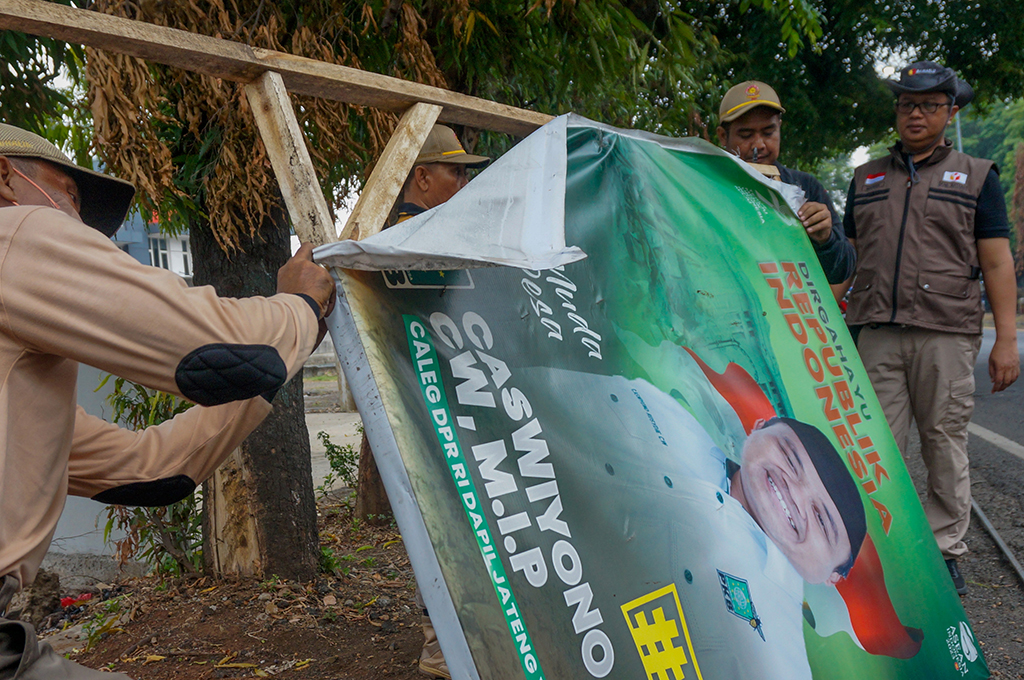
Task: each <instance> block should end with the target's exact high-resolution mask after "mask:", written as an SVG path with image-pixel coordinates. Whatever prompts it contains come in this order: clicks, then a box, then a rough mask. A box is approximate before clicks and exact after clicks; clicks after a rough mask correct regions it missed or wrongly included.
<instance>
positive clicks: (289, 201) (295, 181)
mask: <svg viewBox="0 0 1024 680" xmlns="http://www.w3.org/2000/svg"><path fill="white" fill-rule="evenodd" d="M245 96H246V97H247V98H248V99H249V107H250V108H251V109H252V115H253V116H254V117H255V118H256V126H257V127H258V128H259V130H260V136H261V137H262V138H263V145H264V146H266V147H267V156H268V157H269V158H270V165H271V166H272V167H273V168H274V174H275V175H276V176H277V184H278V186H280V187H281V195H282V196H283V197H284V203H285V205H286V206H287V208H288V215H289V216H291V218H292V226H293V227H295V234H296V235H297V236H298V237H299V240H300V241H302V242H303V243H312V244H313V245H315V246H320V245H323V244H325V243H332V242H334V241H337V240H338V236H337V232H336V231H335V228H334V222H333V221H332V220H331V213H330V211H329V210H328V209H327V201H325V200H324V195H323V192H322V191H320V184H319V183H318V182H317V179H316V171H315V170H314V169H313V160H312V159H311V158H310V157H309V149H307V148H306V139H305V138H304V137H303V136H302V130H301V129H300V128H299V121H298V120H297V119H296V118H295V109H293V108H292V102H291V97H289V96H288V90H287V89H285V86H284V80H283V79H282V78H281V76H280V75H279V74H277V73H274V72H273V71H267V72H266V73H264V74H263V75H261V76H259V77H258V78H256V80H254V81H252V82H251V83H246V85H245Z"/></svg>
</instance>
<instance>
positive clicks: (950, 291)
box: [844, 61, 1020, 594]
mask: <svg viewBox="0 0 1024 680" xmlns="http://www.w3.org/2000/svg"><path fill="white" fill-rule="evenodd" d="M887 84H888V86H889V88H890V89H891V90H892V91H893V93H894V94H895V95H896V97H897V100H896V130H897V132H898V133H899V136H900V139H899V142H897V143H896V145H895V146H893V147H892V148H891V149H890V150H889V155H888V156H886V157H885V158H879V159H877V160H873V161H870V162H868V163H866V164H864V165H862V166H860V167H859V168H857V170H856V171H855V173H854V178H853V181H852V182H851V184H850V191H849V198H848V200H847V203H846V216H845V218H844V226H845V228H846V233H847V234H848V235H849V237H850V241H851V242H853V243H854V245H855V247H856V249H857V256H858V258H857V272H856V276H855V278H854V283H853V288H852V290H851V291H850V305H849V308H848V309H847V313H846V321H847V323H848V324H850V325H861V326H864V328H863V330H862V331H861V334H860V337H859V338H858V349H859V350H860V355H861V359H862V360H863V361H864V365H865V367H866V368H867V371H868V375H869V376H870V378H871V383H872V385H873V386H874V388H875V392H876V393H877V394H878V399H879V401H880V402H881V404H882V408H883V409H884V410H885V416H886V420H888V421H889V427H891V428H892V432H893V435H894V436H895V437H896V443H897V444H898V445H899V447H900V450H901V451H903V452H904V454H905V453H906V448H907V436H908V432H909V430H910V420H911V418H913V419H914V420H915V421H916V422H917V428H918V431H919V432H920V434H921V455H922V456H923V458H924V461H925V464H926V465H927V467H928V493H927V498H926V499H925V503H924V507H925V513H926V514H927V516H928V521H929V523H930V524H931V528H932V533H933V534H934V535H935V540H936V541H937V542H938V545H939V549H940V550H941V551H942V554H943V556H944V557H945V558H946V565H947V566H948V568H949V571H950V576H951V577H952V579H953V582H954V584H955V586H956V589H957V591H958V592H959V593H960V594H964V593H966V592H967V585H966V582H965V581H964V578H963V575H962V574H961V573H960V570H959V567H958V565H957V558H958V557H960V556H961V555H963V554H964V553H966V552H967V546H966V545H965V544H964V541H963V538H964V535H965V534H966V533H967V526H968V523H969V521H970V513H971V484H970V476H969V472H968V457H967V424H968V422H970V419H971V413H972V411H973V410H974V363H975V360H976V359H977V356H978V350H979V348H980V346H981V321H982V307H981V281H980V280H979V279H981V278H984V280H985V291H986V293H987V294H988V299H989V301H990V302H991V304H992V311H993V314H994V316H995V325H996V342H995V346H994V347H993V348H992V352H991V354H990V355H989V375H990V376H991V378H992V391H993V392H998V391H1000V390H1003V389H1006V388H1007V387H1009V386H1010V385H1011V384H1012V383H1013V382H1014V381H1015V380H1016V379H1017V376H1018V375H1019V373H1020V359H1019V354H1018V350H1017V329H1016V319H1015V311H1016V309H1015V304H1016V297H1017V296H1016V292H1017V282H1016V278H1015V276H1014V266H1013V257H1012V256H1011V254H1010V248H1009V243H1010V241H1009V233H1010V232H1009V221H1008V220H1007V217H1006V203H1005V200H1004V198H1003V190H1002V187H1001V186H1000V185H999V175H998V170H997V168H996V167H995V165H994V164H993V163H992V162H991V161H987V160H983V159H978V158H972V157H971V156H968V155H966V154H962V153H959V152H957V151H955V150H954V149H953V147H952V145H951V143H950V142H949V140H947V139H946V138H945V134H944V133H945V129H946V126H947V125H948V124H949V122H950V121H951V120H952V119H953V116H955V115H956V113H957V111H959V110H960V109H961V108H963V107H964V106H966V105H967V104H968V103H970V101H971V99H972V98H973V97H974V91H973V90H972V89H971V88H970V86H968V85H967V84H966V83H964V82H963V81H961V80H959V79H958V78H957V77H956V74H955V73H954V72H953V71H952V69H948V68H945V67H943V66H940V65H939V64H936V63H934V62H930V61H921V62H916V63H914V64H910V65H909V66H907V67H906V68H904V69H903V70H902V71H901V72H900V78H899V80H897V81H887Z"/></svg>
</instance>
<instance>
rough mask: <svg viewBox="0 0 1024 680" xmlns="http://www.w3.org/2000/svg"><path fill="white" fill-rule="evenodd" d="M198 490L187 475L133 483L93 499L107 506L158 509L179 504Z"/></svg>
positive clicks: (103, 492) (107, 491)
mask: <svg viewBox="0 0 1024 680" xmlns="http://www.w3.org/2000/svg"><path fill="white" fill-rule="evenodd" d="M195 490H196V483H195V482H194V481H192V478H191V477H188V476H186V475H176V476H174V477H165V478H164V479H157V480H154V481H152V482H133V483H131V484H123V485H121V486H115V487H114V488H113V489H107V490H106V491H101V492H100V493H98V494H96V495H95V496H93V497H92V499H93V500H94V501H99V502H100V503H106V504H107V505H143V506H147V507H156V506H160V505H170V504H171V503H177V502H178V501H180V500H181V499H183V498H187V497H188V495H189V494H191V493H192V492H193V491H195Z"/></svg>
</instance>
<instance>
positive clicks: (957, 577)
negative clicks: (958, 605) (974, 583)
mask: <svg viewBox="0 0 1024 680" xmlns="http://www.w3.org/2000/svg"><path fill="white" fill-rule="evenodd" d="M946 568H947V569H949V576H950V578H952V579H953V587H954V588H956V592H957V594H958V595H966V594H967V581H965V580H964V575H963V574H961V573H960V567H958V566H957V563H956V560H946Z"/></svg>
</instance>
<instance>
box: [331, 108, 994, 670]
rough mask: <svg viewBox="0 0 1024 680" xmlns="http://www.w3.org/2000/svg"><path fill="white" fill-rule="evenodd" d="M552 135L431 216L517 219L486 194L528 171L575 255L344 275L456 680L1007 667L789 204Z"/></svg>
mask: <svg viewBox="0 0 1024 680" xmlns="http://www.w3.org/2000/svg"><path fill="white" fill-rule="evenodd" d="M558 121H560V123H561V126H560V127H555V128H552V129H544V128H542V129H541V130H540V131H538V133H536V134H537V135H545V137H544V139H543V145H544V146H545V147H557V148H556V151H557V152H558V153H547V154H540V156H538V155H537V153H536V148H537V145H536V144H534V146H533V147H530V146H529V143H530V139H533V138H530V139H528V140H526V141H524V142H523V143H522V144H521V145H520V146H519V147H516V148H515V149H513V150H512V151H511V152H509V154H507V156H508V157H509V158H510V159H511V160H509V161H508V163H505V164H504V165H503V161H505V158H503V159H501V160H499V161H498V162H497V163H495V164H494V165H493V166H492V167H491V168H488V169H487V170H486V171H484V172H483V173H482V174H481V175H480V177H479V178H477V179H475V180H474V181H473V182H471V183H470V185H469V186H468V187H467V188H466V189H464V190H463V192H460V194H458V195H456V196H455V197H454V198H453V199H452V200H451V201H449V204H445V205H444V206H441V207H440V208H439V209H437V210H436V211H431V212H432V213H434V212H436V215H435V216H434V217H432V218H431V219H432V220H433V221H432V225H433V226H434V227H436V228H438V229H441V230H443V229H444V228H445V227H446V224H447V225H449V226H451V228H453V229H455V228H462V227H464V226H465V225H464V224H463V221H472V220H477V221H479V222H480V223H481V224H490V225H492V226H493V225H495V224H497V225H499V227H500V228H501V229H505V228H506V227H505V225H506V223H507V222H508V220H509V218H508V215H509V214H511V213H512V212H514V209H515V207H516V205H519V204H518V203H516V201H517V200H519V199H517V198H511V199H503V200H504V201H505V203H502V202H500V201H490V202H489V201H488V200H487V198H488V197H487V195H486V193H487V192H486V191H485V190H484V189H477V190H476V191H475V192H474V185H475V184H477V183H479V186H480V187H483V188H486V187H488V186H489V187H497V186H500V185H501V183H502V182H505V183H506V184H507V183H509V182H510V181H511V180H509V179H507V178H508V177H512V176H514V174H513V175H503V174H502V173H503V172H507V167H508V165H509V164H511V163H513V162H518V163H520V164H521V165H529V164H531V163H533V164H534V165H538V166H541V170H542V171H547V170H550V178H551V180H550V183H548V182H541V183H537V184H531V185H530V186H528V187H524V188H523V191H524V192H544V191H554V190H557V191H559V192H564V230H565V243H567V244H570V245H572V246H578V247H579V248H580V249H582V251H583V252H585V253H586V258H585V259H582V260H579V261H575V262H572V263H570V264H565V265H562V266H557V267H554V268H550V269H545V270H530V269H519V268H513V267H491V268H482V269H464V270H457V271H434V272H412V271H385V272H380V271H376V272H375V271H355V270H350V271H346V272H345V273H344V274H343V275H342V276H341V284H342V289H343V292H344V300H343V301H342V305H341V306H342V307H343V314H342V317H343V318H342V320H341V321H338V322H337V323H336V324H335V325H334V326H333V327H332V333H333V334H334V335H335V340H336V345H339V346H342V345H345V346H347V347H349V349H350V350H351V351H347V352H346V353H345V356H343V357H342V359H343V362H344V363H345V367H346V374H347V375H348V376H349V380H350V382H351V383H352V384H353V385H354V390H355V392H356V397H357V401H358V402H359V405H360V410H361V412H362V413H363V417H364V422H365V424H366V428H367V433H368V436H369V437H370V443H371V445H372V446H373V448H374V451H375V453H376V455H377V462H378V465H379V466H380V467H381V471H382V475H383V476H384V479H385V482H386V483H387V485H388V492H389V495H390V496H391V499H392V504H393V506H394V507H395V511H396V515H397V518H398V521H399V525H400V527H401V529H402V532H403V536H404V537H405V539H406V544H407V546H408V547H409V552H410V558H411V559H412V561H413V565H414V567H415V568H416V572H417V578H418V580H419V581H420V586H421V588H423V589H424V596H425V597H426V599H427V605H428V607H429V608H430V609H431V615H432V617H433V616H434V614H435V610H436V611H437V616H438V617H441V618H440V619H438V620H435V625H438V629H439V636H440V639H441V643H442V646H443V647H444V648H445V652H446V657H450V658H449V662H450V666H452V669H453V672H454V673H455V677H460V674H461V675H465V676H466V677H479V678H485V679H490V678H494V679H509V680H512V679H518V678H528V679H530V680H534V679H540V678H548V679H550V680H563V679H569V678H571V679H574V680H575V679H586V678H622V679H629V680H637V679H643V678H649V679H651V680H692V679H698V680H737V679H744V678H750V679H754V678H756V679H759V680H764V679H773V678H774V679H778V680H800V679H803V678H815V679H816V680H822V679H826V678H829V679H837V680H838V679H849V680H855V679H856V680H860V679H863V678H872V679H885V678H894V679H895V678H900V679H902V678H906V679H919V680H937V679H945V678H948V679H950V680H952V679H954V678H957V679H958V678H986V677H988V670H987V668H986V665H985V661H984V658H983V657H982V655H981V652H980V645H979V644H978V642H977V641H976V640H975V638H974V635H973V632H972V630H971V627H970V624H969V622H968V621H967V619H966V616H965V614H964V611H963V608H962V607H961V605H960V601H959V598H958V597H957V596H956V593H955V592H954V590H953V587H952V584H951V582H950V578H949V574H948V572H947V570H946V567H945V565H944V564H943V561H942V558H941V556H940V554H939V552H938V549H937V547H936V545H935V542H934V540H933V538H932V535H931V532H930V530H929V527H928V524H927V521H926V519H925V516H924V513H923V511H922V509H921V506H920V503H919V501H918V497H917V494H916V492H915V490H914V487H913V485H912V483H911V480H910V478H909V476H908V474H907V471H906V469H905V467H904V464H903V462H902V459H901V457H900V454H899V451H898V450H897V448H896V445H895V442H894V441H893V438H892V435H891V433H890V432H889V429H888V427H887V425H886V422H885V418H884V415H883V413H882V410H881V408H880V407H879V404H878V401H877V399H876V397H875V395H874V392H873V391H872V389H871V385H870V383H869V381H868V379H867V376H866V374H865V372H864V368H863V366H862V364H861V362H860V359H859V358H858V356H857V350H856V347H855V346H854V344H853V342H852V340H851V338H850V335H849V334H848V332H847V329H846V326H845V325H844V322H843V318H842V315H841V313H840V311H839V308H838V306H837V305H836V302H835V300H834V298H833V296H832V293H831V292H830V290H829V286H828V283H827V281H826V279H825V276H824V274H823V273H822V269H821V266H820V265H819V262H818V259H817V255H816V253H815V250H814V248H813V247H812V245H811V243H810V241H809V240H808V238H807V235H806V233H805V232H804V230H803V229H802V227H801V226H800V224H799V221H798V220H797V219H796V217H795V216H794V215H793V212H792V210H791V208H790V207H789V205H790V204H791V203H787V200H786V198H784V194H785V193H786V191H785V190H782V189H783V188H782V187H778V185H775V186H773V184H772V182H771V181H769V180H766V179H763V178H760V177H759V176H757V175H755V174H754V173H753V172H751V171H750V170H749V168H747V167H745V166H744V165H743V164H742V163H740V162H738V161H736V160H735V159H733V158H731V157H729V156H727V155H725V154H723V153H720V152H717V151H716V150H714V149H712V148H711V147H710V146H709V145H702V144H700V143H696V144H695V143H692V142H691V143H687V144H682V143H679V142H678V141H676V140H667V139H662V138H658V137H654V136H649V135H639V134H636V133H630V132H626V131H619V130H615V129H612V128H608V127H606V126H601V125H597V124H593V123H590V122H588V121H585V120H582V119H579V118H575V117H573V118H569V119H568V122H566V119H565V118H562V119H558ZM553 125H554V124H553ZM520 147H522V149H521V148H520ZM517 153H518V156H516V154H517ZM531 154H532V155H531ZM551 159H554V161H552V160H551ZM545 163H549V164H551V167H550V168H548V167H547V166H545V165H544V164H545ZM503 178H504V179H503ZM488 182H490V184H488ZM777 189H778V190H777ZM531 195H532V194H531ZM558 198H559V199H561V196H559V197H558ZM503 206H504V207H503ZM445 211H447V212H445ZM520 213H521V214H522V222H523V224H526V226H527V227H529V228H537V226H538V224H540V223H541V222H543V220H545V219H547V218H555V217H557V220H556V221H560V220H562V219H563V215H550V214H544V211H537V210H522V211H520ZM428 216H429V215H425V216H422V218H417V219H426V218H427V217H428ZM446 219H447V220H448V222H447V223H446ZM503 220H505V222H503ZM509 228H511V227H509ZM346 343H347V345H346ZM352 348H354V349H352ZM396 480H398V481H396ZM449 610H450V611H451V612H453V614H452V618H451V620H449V621H447V623H445V621H444V620H441V619H444V613H443V612H446V611H449ZM439 621H441V622H440V624H439ZM463 649H464V650H466V653H465V655H464V656H462V655H461V652H460V651H459V650H463Z"/></svg>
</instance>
